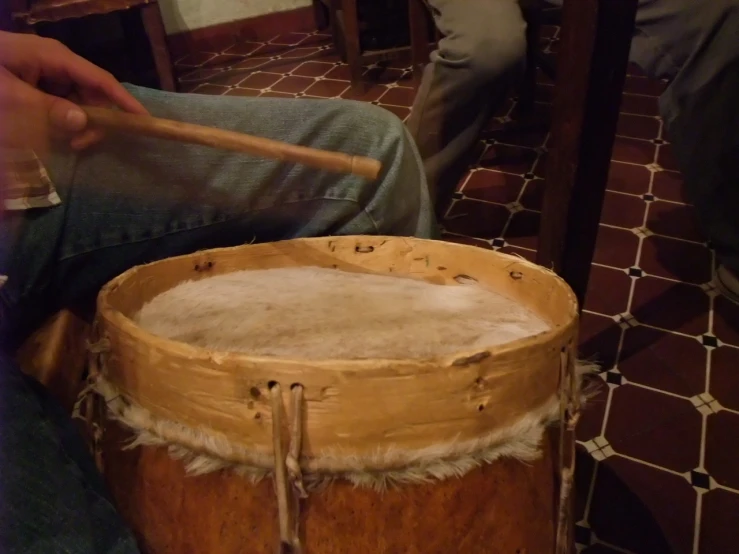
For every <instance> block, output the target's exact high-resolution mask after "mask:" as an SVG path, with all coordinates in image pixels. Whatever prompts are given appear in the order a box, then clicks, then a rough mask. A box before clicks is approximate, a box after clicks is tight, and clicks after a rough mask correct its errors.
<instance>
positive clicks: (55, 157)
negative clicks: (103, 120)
mask: <svg viewBox="0 0 739 554" xmlns="http://www.w3.org/2000/svg"><path fill="white" fill-rule="evenodd" d="M129 88H130V90H131V91H132V92H133V94H134V95H135V96H136V97H137V98H139V100H141V102H142V103H143V104H144V105H145V106H146V107H147V108H148V109H149V111H150V112H151V113H152V115H155V116H159V117H165V118H171V119H177V120H182V121H189V122H193V123H199V124H204V125H211V126H214V127H220V128H224V129H231V130H236V131H241V132H245V133H250V134H253V135H257V136H263V137H268V138H272V139H280V140H285V141H287V142H291V143H296V144H302V145H307V146H313V147H317V148H323V149H328V150H337V151H341V152H345V153H350V154H357V155H365V156H369V157H372V158H376V159H378V160H380V161H381V162H382V164H383V170H382V173H381V176H380V178H379V179H378V180H377V181H376V182H369V181H366V180H364V179H362V178H360V177H356V176H352V175H336V174H332V173H328V172H325V171H320V170H316V169H311V168H307V167H304V166H300V165H295V164H288V163H281V162H278V161H273V160H264V159H260V158H255V157H252V156H248V155H244V154H235V153H230V152H222V151H219V150H215V149H211V148H207V147H200V146H192V145H182V144H179V143H175V142H166V141H161V140H154V139H146V138H135V137H131V136H110V137H108V138H107V139H106V140H105V141H104V142H103V143H102V144H100V145H98V146H96V147H95V148H93V149H92V150H91V151H89V152H86V153H84V154H81V155H75V154H72V153H71V152H68V151H65V150H62V149H59V150H55V151H53V152H52V153H51V154H50V155H49V158H48V159H47V160H45V162H46V165H47V168H48V170H49V173H50V175H51V177H52V179H53V180H54V182H55V184H56V186H57V187H58V190H59V194H60V196H61V197H62V200H63V203H62V205H61V206H59V207H55V208H51V209H43V210H34V211H28V212H17V213H7V214H5V216H6V217H5V219H4V221H3V222H2V224H0V233H2V234H1V235H0V238H2V240H1V241H0V242H1V243H2V245H3V246H4V249H5V250H7V254H6V256H5V258H4V259H3V260H0V265H2V267H0V273H5V274H6V275H8V276H9V279H8V282H7V284H6V285H5V286H4V287H2V289H0V300H1V301H2V302H1V303H0V308H1V309H2V313H1V314H0V316H1V317H0V320H1V321H2V323H1V324H2V334H3V338H4V339H6V347H7V348H12V347H14V346H15V345H16V344H18V343H19V342H20V341H21V340H22V339H23V338H24V337H26V336H27V334H28V332H29V331H30V330H31V329H33V328H34V327H35V326H37V325H38V324H39V323H41V322H42V321H43V319H44V318H45V317H46V316H48V315H50V314H51V313H52V312H53V311H55V310H57V309H59V308H60V307H64V306H67V305H71V304H77V303H80V302H85V301H89V300H90V299H94V297H95V295H96V293H97V291H98V289H99V288H100V287H101V286H102V285H103V284H104V283H105V282H107V281H108V280H110V279H112V278H113V277H115V276H116V275H118V274H120V273H121V272H123V271H125V270H126V269H128V268H129V267H131V266H133V265H137V264H142V263H146V262H150V261H153V260H156V259H161V258H164V257H169V256H174V255H179V254H185V253H188V252H192V251H195V250H198V249H203V248H214V247H221V246H230V245H238V244H243V243H248V242H252V241H260V242H261V241H272V240H278V239H287V238H294V237H306V236H316V235H341V234H390V235H400V236H418V237H425V238H434V237H436V233H437V229H436V224H435V221H434V217H433V210H432V207H431V203H430V200H429V194H428V190H427V185H426V180H425V178H424V175H423V171H422V165H421V161H420V157H419V155H418V153H417V151H416V148H415V146H414V145H413V142H412V140H411V138H410V135H409V134H408V132H407V131H406V129H405V126H404V125H403V124H402V123H401V121H400V120H399V119H398V118H397V117H396V116H394V115H392V114H391V113H389V112H387V111H385V110H383V109H381V108H378V107H375V106H372V105H369V104H363V103H358V102H347V101H338V100H303V101H296V100H283V99H272V98H239V97H223V96H219V97H214V96H202V95H193V94H170V93H164V92H160V91H154V90H147V89H141V88H138V87H129ZM9 245H12V246H9ZM0 371H1V372H2V377H1V379H2V380H0V383H2V388H1V389H0V402H1V404H0V406H1V408H0V409H1V410H2V413H1V417H0V422H2V431H1V432H0V440H1V441H2V443H1V444H0V464H2V465H0V486H2V489H1V490H0V494H1V495H2V497H1V498H0V502H1V503H2V506H3V509H4V510H5V512H6V513H5V514H4V517H2V518H1V519H0V539H1V540H2V542H0V551H2V552H3V553H23V554H30V553H36V552H38V553H43V554H49V553H52V552H54V553H56V552H67V553H75V554H77V553H79V554H83V553H84V554H93V553H95V554H99V553H106V554H107V553H111V554H112V553H121V554H124V553H126V554H127V553H130V552H135V551H136V548H135V546H134V544H133V542H132V541H131V539H130V536H129V535H128V534H127V533H126V531H125V529H124V527H123V524H122V523H121V522H120V521H118V519H117V516H116V515H115V512H114V511H113V509H112V508H111V505H110V502H109V501H108V500H107V499H106V497H105V494H104V489H103V487H102V484H101V483H100V482H99V481H100V478H99V476H98V475H96V474H95V472H94V467H93V466H92V465H91V463H90V460H89V459H88V458H87V456H86V454H85V453H84V452H83V450H84V448H83V447H81V446H80V445H79V444H77V442H78V438H75V437H74V436H73V435H74V430H73V429H72V428H71V427H70V426H69V425H68V421H66V419H65V417H66V416H65V415H64V414H63V413H61V412H60V410H59V409H58V408H57V407H55V406H53V403H51V402H49V401H48V399H46V398H43V399H42V396H43V394H41V396H39V395H40V393H42V392H43V391H32V390H31V388H30V385H29V383H28V380H27V379H24V378H22V377H21V375H20V373H19V371H18V369H17V368H15V367H14V366H13V365H12V364H10V363H9V362H7V361H6V360H3V363H2V367H0ZM8 522H12V524H10V525H9V524H8Z"/></svg>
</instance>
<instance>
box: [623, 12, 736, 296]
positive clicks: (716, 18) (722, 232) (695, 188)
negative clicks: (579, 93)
mask: <svg viewBox="0 0 739 554" xmlns="http://www.w3.org/2000/svg"><path fill="white" fill-rule="evenodd" d="M631 57H632V59H633V61H635V62H636V63H637V64H638V65H639V66H641V67H642V68H643V69H644V70H645V71H646V72H647V74H648V75H649V76H652V77H657V78H667V79H670V85H669V86H668V88H667V89H666V91H665V93H664V94H663V95H662V97H661V98H660V109H661V113H662V117H663V119H664V122H665V125H666V129H667V133H668V139H669V140H670V142H672V145H673V150H674V153H675V158H676V160H677V162H678V164H679V168H680V171H681V172H682V174H683V177H684V179H685V186H686V190H687V192H688V195H689V197H690V199H691V201H692V202H693V204H694V205H695V209H696V213H697V216H698V219H699V221H700V223H701V225H702V227H703V229H704V231H705V233H706V235H707V236H708V238H709V240H710V241H711V243H712V245H713V246H714V248H715V249H716V254H717V257H718V259H719V262H720V263H721V264H722V265H723V266H724V268H725V270H730V271H731V272H733V273H734V274H739V217H737V214H739V105H738V104H737V98H739V0H712V1H711V2H694V1H692V0H641V1H640V7H639V13H638V16H637V34H636V36H635V37H634V41H633V43H632V51H631ZM725 270H722V271H725ZM727 277H728V274H727ZM733 286H734V287H735V288H737V280H736V279H734V280H733ZM729 292H731V291H729ZM733 292H734V293H735V294H736V295H737V297H739V288H737V290H734V291H733Z"/></svg>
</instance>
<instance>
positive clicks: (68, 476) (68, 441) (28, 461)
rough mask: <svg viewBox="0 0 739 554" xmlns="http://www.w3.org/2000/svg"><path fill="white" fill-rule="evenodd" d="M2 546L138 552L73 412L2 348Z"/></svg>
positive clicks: (12, 551)
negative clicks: (69, 414)
mask: <svg viewBox="0 0 739 554" xmlns="http://www.w3.org/2000/svg"><path fill="white" fill-rule="evenodd" d="M0 551H1V552H3V553H4V554H47V553H52V552H65V553H68V554H136V553H138V549H137V547H136V543H135V541H134V539H133V536H132V535H131V534H130V532H129V531H128V529H127V528H126V526H125V525H124V523H123V522H122V521H121V520H120V518H119V516H118V515H117V513H116V511H115V509H114V508H113V506H112V504H111V502H110V499H109V497H108V496H107V493H106V491H105V487H104V485H103V482H102V479H101V477H100V475H99V474H98V473H97V469H96V468H95V464H94V462H93V461H92V458H91V457H90V455H89V454H88V452H87V449H86V447H85V444H84V442H83V441H82V438H81V436H80V435H79V433H78V431H77V429H76V427H75V426H74V424H73V423H72V421H71V420H70V418H69V416H67V415H66V414H64V413H63V410H62V408H61V407H60V406H58V405H57V404H56V403H55V402H54V401H53V399H51V398H50V397H49V396H48V395H47V394H46V391H45V390H44V389H43V388H42V387H40V385H38V384H37V383H35V381H33V380H31V379H30V378H28V377H26V376H25V375H23V374H22V373H21V371H20V369H19V368H18V367H17V366H16V365H15V364H14V363H13V362H12V361H11V360H10V359H9V358H7V357H5V355H0Z"/></svg>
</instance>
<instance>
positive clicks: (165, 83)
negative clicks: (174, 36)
mask: <svg viewBox="0 0 739 554" xmlns="http://www.w3.org/2000/svg"><path fill="white" fill-rule="evenodd" d="M140 9H141V20H142V21H143V23H144V30H145V31H146V36H147V38H148V39H149V44H150V45H151V52H152V55H153V57H154V64H155V65H156V69H157V75H159V86H160V87H161V88H162V90H166V91H169V92H175V91H176V90H177V82H176V80H175V77H174V68H173V67H172V57H171V56H170V54H169V47H168V46H167V34H166V31H165V29H164V21H163V20H162V12H161V11H160V10H159V4H157V3H153V4H146V5H144V6H142V7H141V8H140Z"/></svg>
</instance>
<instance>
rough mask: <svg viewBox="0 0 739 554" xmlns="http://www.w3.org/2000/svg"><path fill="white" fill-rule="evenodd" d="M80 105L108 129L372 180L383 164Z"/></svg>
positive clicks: (93, 119) (248, 136)
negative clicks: (241, 153)
mask: <svg viewBox="0 0 739 554" xmlns="http://www.w3.org/2000/svg"><path fill="white" fill-rule="evenodd" d="M82 108H83V109H84V110H85V113H87V117H88V120H89V121H90V123H92V124H93V125H94V126H97V127H101V128H103V129H106V130H109V131H115V132H125V133H133V134H137V135H143V136H148V137H154V138H159V139H165V140H174V141H179V142H186V143H190V144H200V145H203V146H211V147H213V148H220V149H223V150H231V151H234V152H243V153H245V154H252V155H256V156H262V157H264V158H272V159H276V160H281V161H284V162H291V163H301V164H304V165H307V166H310V167H314V168H318V169H324V170H326V171H332V172H334V173H351V174H354V175H359V176H362V177H366V178H367V179H371V180H374V179H377V177H378V176H379V175H380V172H381V171H382V164H381V163H380V162H379V161H378V160H373V159H371V158H367V157H364V156H353V155H349V154H344V153H341V152H330V151H328V150H319V149H317V148H309V147H307V146H299V145H295V144H289V143H286V142H281V141H277V140H272V139H267V138H263V137H255V136H252V135H247V134H244V133H237V132H235V131H227V130H224V129H216V128H214V127H207V126H204V125H195V124H193V123H185V122H182V121H173V120H170V119H161V118H157V117H151V116H147V115H138V114H130V113H124V112H120V111H115V110H109V109H106V108H97V107H92V106H83V107H82Z"/></svg>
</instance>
